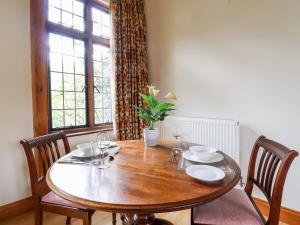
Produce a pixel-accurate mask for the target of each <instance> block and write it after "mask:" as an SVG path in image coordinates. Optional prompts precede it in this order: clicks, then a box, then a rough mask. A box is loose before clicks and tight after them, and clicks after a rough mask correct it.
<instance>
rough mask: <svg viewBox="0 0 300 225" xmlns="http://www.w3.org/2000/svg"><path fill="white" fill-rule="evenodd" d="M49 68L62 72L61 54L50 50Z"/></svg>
mask: <svg viewBox="0 0 300 225" xmlns="http://www.w3.org/2000/svg"><path fill="white" fill-rule="evenodd" d="M50 70H51V71H56V72H62V56H61V54H57V53H51V52H50Z"/></svg>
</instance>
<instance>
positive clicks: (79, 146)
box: [76, 141, 117, 148]
mask: <svg viewBox="0 0 300 225" xmlns="http://www.w3.org/2000/svg"><path fill="white" fill-rule="evenodd" d="M116 146H117V144H116V142H112V141H111V142H110V145H109V148H113V147H116ZM76 147H77V148H91V143H83V144H79V145H77V146H76ZM94 147H95V148H98V146H97V143H94Z"/></svg>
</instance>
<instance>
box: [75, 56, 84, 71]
mask: <svg viewBox="0 0 300 225" xmlns="http://www.w3.org/2000/svg"><path fill="white" fill-rule="evenodd" d="M75 73H76V74H85V64H84V60H83V59H81V58H75Z"/></svg>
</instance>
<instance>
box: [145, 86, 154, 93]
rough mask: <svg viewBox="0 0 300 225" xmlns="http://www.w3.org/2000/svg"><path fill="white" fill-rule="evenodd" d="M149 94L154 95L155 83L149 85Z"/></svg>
mask: <svg viewBox="0 0 300 225" xmlns="http://www.w3.org/2000/svg"><path fill="white" fill-rule="evenodd" d="M147 87H148V90H149V94H150V95H154V90H155V86H154V85H147Z"/></svg>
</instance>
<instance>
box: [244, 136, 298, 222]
mask: <svg viewBox="0 0 300 225" xmlns="http://www.w3.org/2000/svg"><path fill="white" fill-rule="evenodd" d="M261 151H262V154H261V157H260V158H259V157H258V155H259V154H258V153H259V152H261ZM297 156H298V152H296V151H294V150H290V149H288V148H287V147H285V146H283V145H281V144H279V143H277V142H275V141H272V140H270V139H267V138H265V137H264V136H261V137H259V138H258V139H257V141H256V143H255V145H254V147H253V150H252V154H251V159H250V165H249V171H248V179H247V184H246V187H245V191H246V193H247V195H248V196H249V198H250V199H251V201H252V202H253V203H254V200H253V198H252V191H253V186H254V185H256V186H257V187H258V188H259V189H260V190H261V191H262V193H263V194H264V195H265V197H266V199H267V200H268V202H269V204H270V213H269V217H268V219H267V221H265V219H264V218H263V216H262V214H261V213H260V212H259V211H258V212H259V214H260V215H261V217H262V220H263V221H265V224H267V225H277V224H278V223H279V214H280V207H281V199H282V190H283V187H284V183H285V179H286V175H287V172H288V170H289V168H290V165H291V163H292V161H293V160H294V158H295V157H297ZM256 164H258V167H257V168H258V169H257V170H255V169H256V166H257V165H256ZM254 204H255V203H254ZM255 206H256V205H255ZM256 208H257V207H256Z"/></svg>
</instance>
